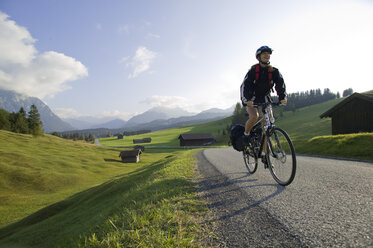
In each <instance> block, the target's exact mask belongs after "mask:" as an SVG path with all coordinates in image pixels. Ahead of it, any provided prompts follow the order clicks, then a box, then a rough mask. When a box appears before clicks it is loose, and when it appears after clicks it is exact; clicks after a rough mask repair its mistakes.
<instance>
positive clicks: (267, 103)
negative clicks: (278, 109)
mask: <svg viewBox="0 0 373 248" xmlns="http://www.w3.org/2000/svg"><path fill="white" fill-rule="evenodd" d="M269 105H272V106H282V105H283V104H281V102H265V103H258V104H255V105H253V107H262V106H264V107H266V106H269Z"/></svg>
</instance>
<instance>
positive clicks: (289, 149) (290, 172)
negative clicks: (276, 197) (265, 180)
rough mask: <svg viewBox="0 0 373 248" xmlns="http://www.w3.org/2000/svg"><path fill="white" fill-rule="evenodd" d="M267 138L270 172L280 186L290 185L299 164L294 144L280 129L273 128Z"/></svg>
mask: <svg viewBox="0 0 373 248" xmlns="http://www.w3.org/2000/svg"><path fill="white" fill-rule="evenodd" d="M267 137H268V148H269V152H268V153H267V161H268V163H269V170H270V172H271V174H272V176H273V178H274V179H275V180H276V182H277V183H278V184H280V185H283V186H286V185H289V184H290V183H291V182H292V181H293V180H294V177H295V171H296V164H297V161H296V156H295V150H294V146H293V143H292V142H291V140H290V138H289V135H288V134H287V133H286V132H285V131H284V130H282V129H281V128H278V127H274V128H272V130H270V131H269V132H268V133H267Z"/></svg>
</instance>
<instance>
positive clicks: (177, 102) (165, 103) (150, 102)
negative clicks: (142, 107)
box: [140, 95, 188, 108]
mask: <svg viewBox="0 0 373 248" xmlns="http://www.w3.org/2000/svg"><path fill="white" fill-rule="evenodd" d="M187 102H188V101H187V99H186V98H185V97H182V96H158V95H154V96H151V97H148V98H146V99H145V100H143V101H141V102H140V103H141V104H146V105H147V106H151V107H170V108H176V107H180V108H185V107H187V106H188V104H187Z"/></svg>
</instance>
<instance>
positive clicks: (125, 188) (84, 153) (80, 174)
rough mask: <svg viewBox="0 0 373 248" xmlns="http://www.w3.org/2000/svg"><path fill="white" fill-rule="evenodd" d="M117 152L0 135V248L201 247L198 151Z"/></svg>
mask: <svg viewBox="0 0 373 248" xmlns="http://www.w3.org/2000/svg"><path fill="white" fill-rule="evenodd" d="M119 151H120V149H118V148H113V147H97V146H94V145H91V144H85V143H80V142H73V141H69V140H64V139H60V138H57V137H54V136H51V135H44V136H42V137H33V136H31V135H24V134H15V133H11V132H7V131H0V155H1V159H0V178H1V181H0V182H1V187H0V199H1V200H0V220H1V227H0V247H3V246H5V247H199V246H200V244H199V241H198V240H199V238H200V237H201V235H202V232H206V229H205V228H204V227H203V225H202V224H199V223H201V222H202V221H200V219H201V218H202V217H201V216H203V215H204V214H205V213H206V211H207V210H206V208H205V207H204V205H203V203H202V202H200V201H201V200H199V199H198V198H197V197H196V185H195V184H194V183H193V182H192V178H195V176H196V171H195V168H196V167H195V163H196V161H195V156H194V154H195V152H196V150H170V149H167V150H161V149H149V151H146V152H145V153H144V154H142V155H141V161H140V162H139V163H126V164H125V163H122V162H121V160H120V158H119V157H118V155H119Z"/></svg>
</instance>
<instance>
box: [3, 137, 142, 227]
mask: <svg viewBox="0 0 373 248" xmlns="http://www.w3.org/2000/svg"><path fill="white" fill-rule="evenodd" d="M118 154H119V150H113V149H111V150H108V149H105V148H100V147H96V146H94V145H91V144H86V143H80V142H73V141H70V140H65V139H61V138H58V137H55V136H51V135H44V136H42V137H36V138H35V137H33V136H32V135H26V134H17V133H12V132H8V131H4V130H0V158H1V159H0V199H1V200H0V226H2V225H5V224H8V223H11V222H13V221H16V220H19V219H20V218H22V217H24V216H27V215H28V214H30V213H32V212H34V211H36V210H37V209H40V208H41V207H44V206H47V205H49V204H51V203H53V202H56V201H59V200H62V199H64V198H65V197H67V196H69V195H71V194H73V193H76V192H79V191H81V190H84V189H86V188H89V187H92V186H94V185H97V184H98V183H102V182H104V181H107V180H109V179H111V178H112V177H113V176H115V175H116V174H118V173H124V172H128V171H131V170H133V169H135V168H136V166H121V164H120V163H118V162H120V160H116V159H117V158H118ZM35 195H37V196H38V197H35ZM9 206H13V207H12V208H11V209H9V208H8V207H9Z"/></svg>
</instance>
